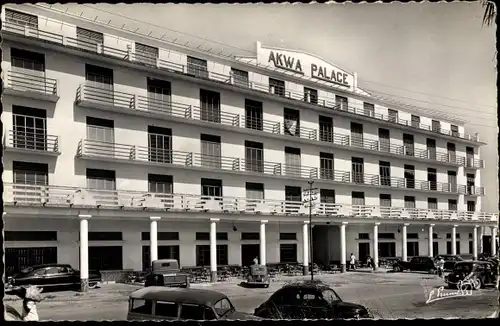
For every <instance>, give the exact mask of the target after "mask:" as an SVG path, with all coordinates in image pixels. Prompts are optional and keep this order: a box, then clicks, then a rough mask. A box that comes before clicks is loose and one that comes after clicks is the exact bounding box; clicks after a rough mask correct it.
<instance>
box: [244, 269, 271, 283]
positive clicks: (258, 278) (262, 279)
mask: <svg viewBox="0 0 500 326" xmlns="http://www.w3.org/2000/svg"><path fill="white" fill-rule="evenodd" d="M245 285H247V286H263V287H265V288H267V287H269V274H268V272H267V267H266V266H264V265H252V266H250V271H249V272H248V275H247V279H246V282H245Z"/></svg>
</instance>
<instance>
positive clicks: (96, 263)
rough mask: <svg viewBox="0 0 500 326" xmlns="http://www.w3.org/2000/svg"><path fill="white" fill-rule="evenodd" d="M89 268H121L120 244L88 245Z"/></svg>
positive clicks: (121, 252)
mask: <svg viewBox="0 0 500 326" xmlns="http://www.w3.org/2000/svg"><path fill="white" fill-rule="evenodd" d="M89 235H90V233H89ZM89 269H90V270H98V271H105V270H122V269H123V250H122V246H90V247H89Z"/></svg>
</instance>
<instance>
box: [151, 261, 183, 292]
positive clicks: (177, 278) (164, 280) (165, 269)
mask: <svg viewBox="0 0 500 326" xmlns="http://www.w3.org/2000/svg"><path fill="white" fill-rule="evenodd" d="M189 277H190V275H189V274H187V273H183V272H181V270H180V268H179V262H178V261H177V260H176V259H158V260H155V261H153V262H152V263H151V273H149V274H148V275H147V276H146V280H145V282H144V285H145V286H146V287H148V286H169V287H183V288H188V287H189Z"/></svg>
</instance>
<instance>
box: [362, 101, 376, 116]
mask: <svg viewBox="0 0 500 326" xmlns="http://www.w3.org/2000/svg"><path fill="white" fill-rule="evenodd" d="M363 114H364V115H366V116H369V117H374V116H375V105H374V104H371V103H366V102H363Z"/></svg>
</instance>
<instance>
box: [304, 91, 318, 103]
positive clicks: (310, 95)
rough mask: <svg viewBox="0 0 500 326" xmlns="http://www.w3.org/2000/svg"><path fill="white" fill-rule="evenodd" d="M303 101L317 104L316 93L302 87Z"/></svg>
mask: <svg viewBox="0 0 500 326" xmlns="http://www.w3.org/2000/svg"><path fill="white" fill-rule="evenodd" d="M304 101H306V102H310V103H313V104H318V91H317V90H315V89H312V88H307V87H304Z"/></svg>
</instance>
